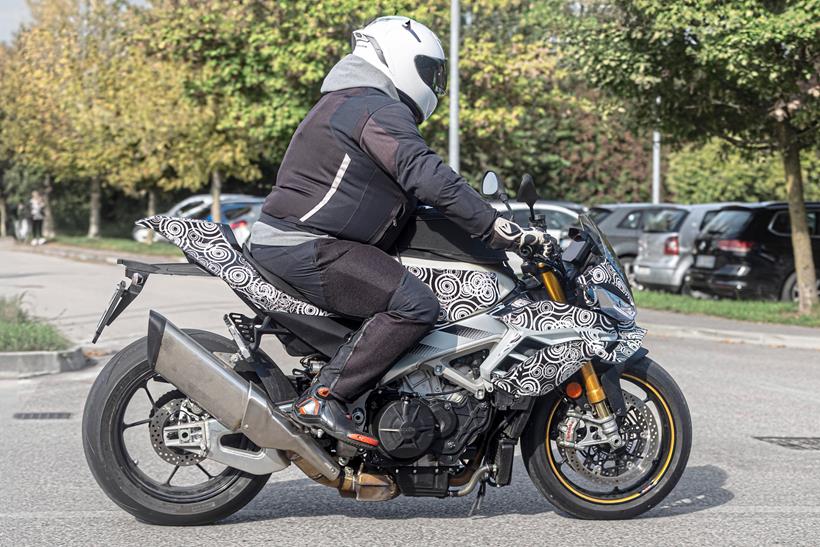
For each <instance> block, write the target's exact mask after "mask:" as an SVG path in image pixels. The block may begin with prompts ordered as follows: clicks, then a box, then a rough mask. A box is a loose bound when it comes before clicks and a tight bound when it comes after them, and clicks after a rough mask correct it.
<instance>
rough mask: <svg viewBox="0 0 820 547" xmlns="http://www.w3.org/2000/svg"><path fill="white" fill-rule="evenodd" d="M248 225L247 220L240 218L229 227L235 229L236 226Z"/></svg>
mask: <svg viewBox="0 0 820 547" xmlns="http://www.w3.org/2000/svg"><path fill="white" fill-rule="evenodd" d="M247 225H248V222H247V221H245V220H240V221H239V222H234V223H232V224H231V229H232V230H236V229H237V228H245V227H246V226H247Z"/></svg>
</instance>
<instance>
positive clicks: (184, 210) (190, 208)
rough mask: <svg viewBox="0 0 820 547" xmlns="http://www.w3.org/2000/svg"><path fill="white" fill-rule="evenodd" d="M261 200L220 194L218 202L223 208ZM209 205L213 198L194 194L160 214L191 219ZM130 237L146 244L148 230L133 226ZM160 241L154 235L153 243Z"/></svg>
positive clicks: (239, 195) (207, 195) (157, 235)
mask: <svg viewBox="0 0 820 547" xmlns="http://www.w3.org/2000/svg"><path fill="white" fill-rule="evenodd" d="M261 200H262V198H259V197H256V196H250V195H247V194H222V196H220V200H219V201H220V202H221V203H222V204H223V206H224V205H225V204H228V203H235V202H243V201H244V202H256V201H261ZM211 203H213V198H212V197H211V195H210V194H196V195H193V196H190V197H187V198H185V199H183V200H182V201H180V202H179V203H177V204H176V205H174V206H173V207H171V208H170V209H168V211H166V212H165V213H162V214H163V215H165V216H169V217H182V218H192V216H191V215H196V214H201V212H202V211H203V210H205V209H210V207H211ZM257 216H258V215H257ZM223 218H224V214H223ZM131 237H133V238H134V240H135V241H138V242H140V243H146V242H147V241H148V229H147V228H143V227H141V226H135V227H134V229H133V230H132V231H131ZM162 240H163V238H162V236H160V235H159V234H157V233H154V241H162Z"/></svg>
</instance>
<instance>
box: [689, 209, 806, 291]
mask: <svg viewBox="0 0 820 547" xmlns="http://www.w3.org/2000/svg"><path fill="white" fill-rule="evenodd" d="M806 209H807V211H808V222H809V233H810V235H811V243H812V250H813V252H814V256H815V257H818V256H820V231H818V228H820V226H818V222H819V221H820V220H819V219H820V202H811V203H807V204H806ZM694 252H695V264H694V266H693V267H692V268H691V269H690V270H689V281H688V282H689V285H690V286H691V287H692V289H695V290H698V291H702V292H705V293H707V294H711V295H715V296H723V297H729V298H760V299H768V300H794V299H796V298H797V278H796V275H795V272H794V254H793V252H792V242H791V222H790V219H789V210H788V205H787V204H785V203H772V202H769V203H755V204H747V205H733V206H730V207H727V208H725V209H724V210H722V211H720V212H719V213H718V214H717V215H716V216H715V218H713V219H712V220H711V221H710V222H709V223H708V224H707V225H706V226H705V227H704V229H703V231H702V232H701V233H700V234H699V235H698V238H697V240H696V242H695V250H694Z"/></svg>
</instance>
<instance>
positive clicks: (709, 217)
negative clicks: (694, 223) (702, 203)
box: [700, 210, 720, 230]
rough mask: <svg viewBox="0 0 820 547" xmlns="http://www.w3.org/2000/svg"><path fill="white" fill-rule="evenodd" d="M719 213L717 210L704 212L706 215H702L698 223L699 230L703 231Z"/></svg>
mask: <svg viewBox="0 0 820 547" xmlns="http://www.w3.org/2000/svg"><path fill="white" fill-rule="evenodd" d="M719 212H720V211H719V210H714V211H706V214H705V215H703V220H702V221H701V222H700V229H701V230H703V228H704V227H705V226H706V225H707V224H709V223H710V222H712V219H713V218H715V217H716V216H717V214H718V213H719Z"/></svg>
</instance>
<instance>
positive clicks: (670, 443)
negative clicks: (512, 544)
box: [522, 358, 692, 519]
mask: <svg viewBox="0 0 820 547" xmlns="http://www.w3.org/2000/svg"><path fill="white" fill-rule="evenodd" d="M621 389H622V391H623V392H624V398H625V400H626V402H627V408H628V412H627V414H626V416H624V417H621V418H618V424H619V428H620V432H621V436H622V438H623V440H624V441H625V442H624V445H623V446H622V447H620V448H617V449H615V448H611V447H610V446H609V445H608V444H605V445H604V444H594V445H591V446H587V447H585V448H568V447H566V446H563V445H562V444H560V443H559V440H560V439H566V437H567V431H570V432H572V434H573V435H574V436H575V437H578V438H584V435H585V428H589V425H586V424H584V422H583V420H577V419H573V418H568V417H567V412H568V411H570V410H572V409H573V408H574V407H575V403H574V402H573V401H571V400H569V399H567V398H565V397H563V395H562V394H561V393H558V392H556V393H555V395H553V396H548V397H545V398H544V399H542V400H541V401H539V403H538V404H537V405H536V406H535V408H534V409H533V414H532V416H531V418H530V423H529V424H528V426H527V429H526V430H525V432H524V435H523V437H522V449H523V456H524V463H525V465H526V467H527V471H528V472H529V475H530V478H531V479H532V481H533V482H534V483H535V485H536V487H537V488H538V490H539V491H540V492H541V493H542V494H543V495H544V496H545V497H546V498H547V499H548V500H549V501H550V502H551V503H553V504H554V505H555V506H556V507H557V508H558V509H560V510H562V511H564V512H566V513H569V514H570V515H572V516H575V517H578V518H584V519H627V518H632V517H635V516H637V515H640V514H641V513H643V512H645V511H647V510H649V509H650V508H652V507H654V506H655V505H657V504H658V503H660V502H661V500H663V499H664V498H665V497H666V495H667V494H669V492H670V491H671V490H672V489H673V488H674V487H675V485H676V484H677V482H678V480H679V479H680V477H681V475H682V474H683V471H684V469H685V468H686V462H687V461H688V459H689V450H690V448H691V442H692V424H691V419H690V416H689V409H688V407H687V405H686V401H685V399H684V397H683V394H682V393H681V391H680V389H679V388H678V386H677V384H675V381H674V380H673V379H672V377H671V376H669V374H668V373H667V372H666V371H664V370H663V369H662V368H661V367H660V366H659V365H658V364H657V363H655V362H654V361H652V360H651V359H646V358H645V359H643V360H641V361H640V362H638V363H636V364H634V365H631V366H629V367H628V368H627V370H626V371H625V372H624V374H623V376H622V380H621Z"/></svg>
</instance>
